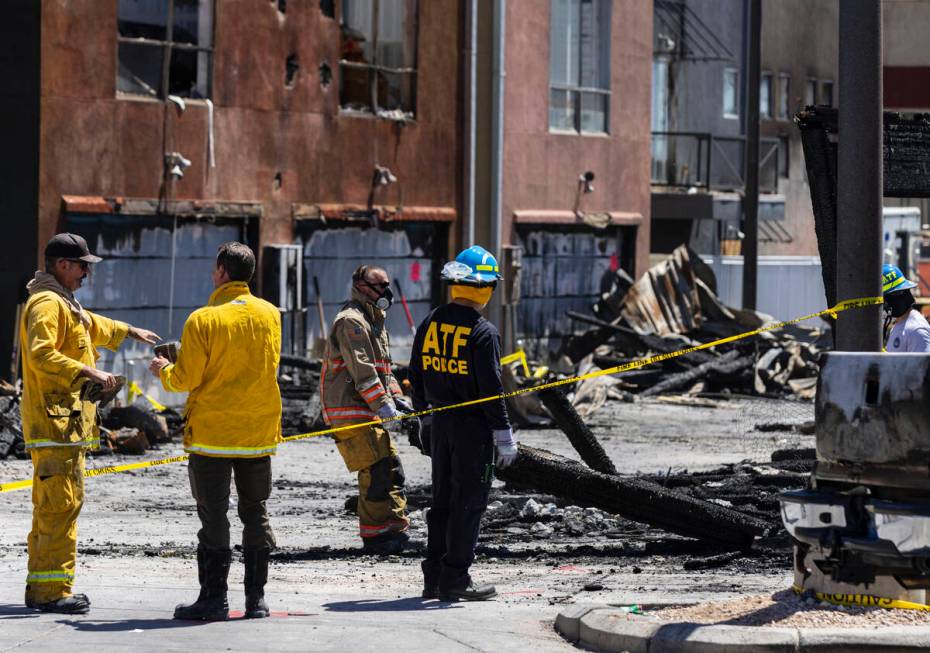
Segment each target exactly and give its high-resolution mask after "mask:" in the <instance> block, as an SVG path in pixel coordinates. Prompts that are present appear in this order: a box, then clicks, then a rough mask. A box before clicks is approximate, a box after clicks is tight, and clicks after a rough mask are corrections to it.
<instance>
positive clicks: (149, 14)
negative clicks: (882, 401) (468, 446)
mask: <svg viewBox="0 0 930 653" xmlns="http://www.w3.org/2000/svg"><path fill="white" fill-rule="evenodd" d="M648 5H649V3H640V2H633V1H632V0H597V1H585V2H579V1H577V0H575V1H572V0H552V2H546V3H536V2H529V1H527V0H523V1H520V0H515V1H512V2H510V3H506V2H494V3H484V2H477V1H475V2H457V1H455V0H437V1H431V2H422V1H419V2H418V1H417V0H312V1H311V0H307V1H304V2H285V1H284V0H259V1H255V2H243V1H240V0H170V1H169V0H106V1H104V2H89V1H86V0H81V1H79V2H71V3H35V2H31V1H26V0H15V1H14V2H12V3H8V5H7V11H6V12H5V14H6V16H7V17H8V18H12V19H14V20H7V21H4V27H3V31H4V35H5V36H7V37H8V44H9V45H10V47H8V48H7V49H6V54H5V55H4V57H3V58H2V59H0V70H2V71H3V73H4V77H5V79H7V80H8V83H7V85H6V87H7V91H5V93H6V95H7V98H8V100H7V102H5V103H4V117H5V119H4V120H3V121H2V127H0V129H2V130H3V131H4V142H5V143H6V144H7V145H8V148H9V149H8V151H7V157H6V163H5V164H4V171H5V174H4V175H3V176H2V181H0V184H2V192H0V203H2V207H3V210H4V214H5V216H6V217H7V220H8V224H9V225H10V229H9V231H8V241H9V242H10V243H11V244H12V245H13V247H12V248H11V252H10V253H9V254H8V255H7V256H5V257H3V259H2V261H0V265H2V266H4V271H5V272H6V274H5V277H6V280H7V281H6V283H5V284H4V290H3V295H2V302H0V304H2V308H3V313H4V314H5V315H7V316H8V317H7V318H5V319H4V320H3V321H2V322H0V343H2V345H0V349H2V352H3V353H4V354H8V353H9V352H10V347H11V343H13V340H14V339H13V333H14V326H15V323H14V319H13V316H14V313H15V307H16V305H17V304H18V303H19V302H21V301H22V300H23V299H24V290H23V288H24V285H25V282H26V281H27V280H28V278H30V277H31V275H32V273H33V271H34V270H35V269H36V267H37V266H38V265H39V259H40V255H41V250H42V246H43V245H44V243H45V242H46V240H47V239H48V238H49V237H50V236H51V235H52V234H54V233H55V232H56V231H61V230H70V231H74V232H77V233H80V234H82V235H84V236H85V237H86V238H87V239H88V241H89V243H90V244H91V247H92V248H93V249H95V250H96V251H97V253H98V254H100V255H101V256H103V257H104V258H105V259H106V261H105V262H104V263H102V264H100V265H99V266H97V269H96V270H95V271H94V276H93V278H92V280H91V282H90V283H89V284H88V287H87V288H86V289H82V290H81V292H80V299H81V301H82V302H83V303H84V304H85V305H86V306H87V307H88V308H90V309H95V310H100V311H103V312H105V313H107V314H109V315H112V316H113V317H116V318H122V319H126V320H130V321H132V322H133V323H137V324H140V325H144V326H146V327H149V328H152V329H154V330H156V331H157V332H158V333H159V334H160V335H162V336H163V337H166V338H177V337H178V336H179V335H180V330H181V326H182V324H183V321H184V319H185V318H186V317H187V315H188V314H189V313H190V311H191V310H192V309H193V308H195V307H197V306H200V305H202V304H203V303H204V302H205V301H206V299H207V297H208V296H209V294H210V291H211V287H210V280H209V272H210V269H211V265H212V258H213V256H214V254H215V251H216V246H217V245H218V244H219V243H221V242H224V241H227V240H232V239H237V240H242V241H244V242H246V243H249V244H250V245H251V246H252V247H253V248H254V249H255V250H256V251H257V252H259V253H260V256H261V267H262V269H261V272H260V274H258V275H257V278H256V283H255V286H256V290H257V291H258V292H260V293H261V294H262V295H263V296H265V297H266V298H268V299H269V300H271V301H273V302H276V303H277V304H278V305H279V306H280V307H281V308H282V310H283V311H284V317H285V331H286V333H285V346H286V347H288V348H290V349H291V351H293V352H304V351H306V350H307V348H309V347H310V346H311V345H312V343H313V341H314V340H315V339H317V338H318V337H319V336H320V335H321V331H322V329H321V326H320V325H321V324H326V323H328V321H329V320H330V319H331V318H332V317H333V316H334V314H335V312H336V310H337V309H338V307H339V305H340V304H341V302H342V301H343V300H344V299H345V298H346V296H347V295H348V290H349V276H350V273H351V271H352V269H354V267H356V266H357V265H359V264H361V263H363V262H364V263H375V264H378V265H382V266H384V267H385V268H386V269H387V270H388V272H389V273H390V274H391V275H392V277H394V278H395V279H397V280H398V281H399V282H400V286H401V288H402V290H403V293H404V296H405V298H406V300H407V303H408V305H409V308H410V312H411V317H412V320H413V321H415V322H419V320H420V319H422V318H423V317H424V316H425V314H426V312H427V311H428V309H429V308H430V306H432V305H434V304H436V303H437V302H438V301H439V300H441V299H442V297H441V293H442V288H441V286H440V285H439V282H438V280H437V277H438V275H437V274H436V272H437V264H438V263H439V262H441V261H443V260H445V259H446V258H447V257H448V256H449V255H450V253H454V251H455V249H456V248H458V247H459V246H461V245H463V244H470V243H471V242H472V241H474V242H481V243H483V244H486V245H488V246H489V247H490V248H493V249H500V248H501V247H502V246H506V245H509V244H514V245H523V247H524V249H525V252H526V255H525V257H524V258H523V262H524V270H525V271H526V272H530V273H529V274H524V276H523V288H524V290H525V292H524V297H525V303H524V309H521V310H525V311H527V313H526V314H523V313H521V314H520V316H519V318H518V321H519V320H520V319H523V321H524V322H525V324H526V325H527V326H526V329H536V328H537V327H538V325H539V324H540V323H547V321H548V320H549V317H546V318H545V319H542V321H540V318H538V317H536V316H537V315H538V314H540V311H543V312H544V311H549V313H552V310H555V309H554V308H553V306H554V305H555V303H558V302H562V301H563V300H566V298H567V300H571V301H575V300H578V299H579V298H583V299H584V301H587V300H588V299H589V298H590V297H592V296H593V295H594V294H596V289H595V288H593V286H592V283H591V282H590V279H589V278H590V277H591V276H592V272H593V270H592V269H590V268H591V265H595V266H600V267H603V268H605V269H608V268H609V267H610V266H614V267H617V266H622V267H624V268H626V269H627V270H628V271H629V272H630V273H631V274H632V273H635V272H636V271H641V270H642V269H644V268H645V265H646V259H645V258H644V256H645V253H646V252H647V251H648V227H647V224H648V217H649V206H648V178H647V177H646V169H645V165H646V164H645V163H644V162H645V161H646V158H645V157H646V151H647V149H646V148H647V145H648V143H647V141H648V136H647V133H648V130H647V124H646V120H647V116H648V75H649V72H648V50H647V48H648V43H647V39H644V38H642V37H641V35H642V34H643V33H647V32H648V31H649V21H650V19H651V7H649V6H648ZM542 9H544V11H543V10H542ZM550 12H552V14H553V16H555V20H553V21H550ZM505 19H506V20H505ZM605 21H606V22H605ZM472 28H473V29H472ZM495 29H497V30H498V33H499V34H500V36H501V38H496V37H495ZM500 30H503V31H500ZM595 37H596V38H595ZM550 42H551V43H555V44H556V45H557V49H556V50H553V51H552V54H551V56H550V52H549V47H548V44H550ZM505 44H506V48H507V49H506V56H505V54H504V52H505V49H504V45H505ZM504 70H506V84H504V82H503V80H504V75H503V71H504ZM586 171H592V172H594V173H595V174H596V176H597V181H596V182H595V183H594V184H595V185H594V192H593V193H589V192H585V191H586V190H589V188H588V187H586V186H585V185H584V182H583V181H582V182H579V176H580V175H583V173H585V172H586ZM492 177H494V179H492ZM492 182H493V183H492ZM587 259H591V260H592V261H593V263H591V262H586V261H587ZM553 261H555V262H556V266H558V267H559V268H560V270H561V271H560V273H559V277H560V279H563V281H560V282H559V283H557V284H556V283H554V282H553V281H552V280H551V279H549V278H548V277H546V278H545V279H542V280H540V275H541V274H542V270H543V268H544V267H545V268H551V269H554V268H555V267H556V266H552V265H549V264H550V263H552V262H553ZM599 269H600V268H598V270H599ZM533 270H536V271H537V272H536V274H535V276H534V273H532V272H531V271H533ZM546 274H550V272H548V271H547V272H546ZM568 278H572V279H574V280H575V282H574V285H572V287H569V285H571V284H569V283H568V282H567V281H564V279H568ZM318 299H319V302H318V301H317V300H318ZM511 299H512V298H511ZM550 300H557V301H556V302H555V303H553V301H550ZM567 300H566V301H567ZM546 302H550V303H549V304H546ZM318 304H319V305H321V306H322V316H320V315H318V313H317V308H316V307H317V305H318ZM549 313H545V315H547V316H549ZM552 315H553V316H555V314H554V313H553V314H552ZM556 318H557V319H558V320H561V319H562V318H561V313H559V315H558V316H555V317H553V319H556ZM389 327H390V328H391V330H392V333H394V334H395V336H396V337H395V345H396V346H397V348H398V352H397V353H398V357H399V358H400V359H403V358H404V357H406V349H405V347H407V346H409V340H410V336H409V335H408V334H409V333H410V328H409V324H408V320H407V316H406V313H405V311H402V310H397V311H392V312H391V315H390V319H389ZM519 328H520V327H518V329H519ZM145 355H146V352H143V351H141V350H138V351H136V352H135V353H133V352H130V353H129V354H127V356H126V357H120V358H118V359H115V360H113V359H110V360H106V361H105V364H107V365H115V366H116V369H117V370H120V371H124V372H126V373H127V374H128V375H129V376H130V377H136V378H139V379H141V378H143V377H144V374H143V373H142V370H141V369H138V368H136V369H133V368H132V364H133V362H134V358H138V359H142V358H143V357H144V356H145ZM4 376H6V373H4Z"/></svg>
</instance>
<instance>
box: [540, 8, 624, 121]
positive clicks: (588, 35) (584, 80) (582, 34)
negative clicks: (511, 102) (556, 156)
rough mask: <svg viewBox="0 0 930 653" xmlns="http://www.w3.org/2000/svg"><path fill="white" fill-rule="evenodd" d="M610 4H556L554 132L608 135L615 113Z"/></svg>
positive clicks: (551, 115)
mask: <svg viewBox="0 0 930 653" xmlns="http://www.w3.org/2000/svg"><path fill="white" fill-rule="evenodd" d="M610 8H611V0H552V2H551V10H552V12H551V14H550V21H551V22H550V25H549V128H550V129H553V130H557V131H574V132H580V133H593V134H603V133H607V130H608V123H609V120H608V115H609V111H610Z"/></svg>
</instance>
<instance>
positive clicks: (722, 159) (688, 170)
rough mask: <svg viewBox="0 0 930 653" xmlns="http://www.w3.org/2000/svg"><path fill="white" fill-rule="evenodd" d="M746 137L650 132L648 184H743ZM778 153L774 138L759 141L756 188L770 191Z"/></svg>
mask: <svg viewBox="0 0 930 653" xmlns="http://www.w3.org/2000/svg"><path fill="white" fill-rule="evenodd" d="M745 156H746V138H745V137H743V136H717V135H714V134H711V133H709V132H652V172H651V175H652V184H653V185H655V186H672V187H679V188H692V187H693V188H699V189H704V190H741V189H742V188H743V187H744V186H745V181H744V179H743V170H745V163H744V162H745ZM781 156H782V154H781V152H779V148H778V139H775V138H763V139H761V141H760V144H759V189H760V190H761V191H763V192H767V193H774V192H776V191H777V190H778V176H779V170H781V163H782V162H781V161H780V160H779V158H780V157H781Z"/></svg>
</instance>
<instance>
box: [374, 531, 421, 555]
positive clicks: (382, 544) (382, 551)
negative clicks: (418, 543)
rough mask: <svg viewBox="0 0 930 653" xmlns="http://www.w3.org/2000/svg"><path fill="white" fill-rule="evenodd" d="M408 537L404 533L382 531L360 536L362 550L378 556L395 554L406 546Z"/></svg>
mask: <svg viewBox="0 0 930 653" xmlns="http://www.w3.org/2000/svg"><path fill="white" fill-rule="evenodd" d="M409 541H410V537H409V536H408V535H407V534H406V533H403V532H401V533H384V534H383V535H377V536H375V537H365V538H362V550H363V551H364V552H365V553H368V554H371V555H379V556H390V555H397V554H398V553H400V552H402V551H403V550H404V549H405V548H406V547H407V542H409Z"/></svg>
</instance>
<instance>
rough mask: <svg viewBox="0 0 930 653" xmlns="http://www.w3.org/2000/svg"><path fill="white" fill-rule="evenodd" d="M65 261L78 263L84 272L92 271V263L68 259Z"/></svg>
mask: <svg viewBox="0 0 930 653" xmlns="http://www.w3.org/2000/svg"><path fill="white" fill-rule="evenodd" d="M65 260H66V261H71V262H72V263H76V264H78V265H80V266H81V269H82V270H89V269H90V263H88V262H87V261H82V260H81V259H77V258H66V259H65Z"/></svg>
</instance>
